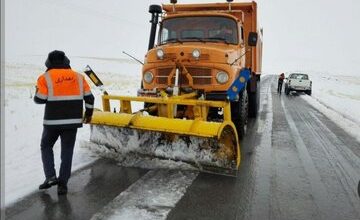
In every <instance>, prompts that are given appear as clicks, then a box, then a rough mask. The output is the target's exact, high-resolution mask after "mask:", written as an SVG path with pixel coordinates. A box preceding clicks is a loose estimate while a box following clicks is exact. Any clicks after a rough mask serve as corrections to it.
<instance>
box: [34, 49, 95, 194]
mask: <svg viewBox="0 0 360 220" xmlns="http://www.w3.org/2000/svg"><path fill="white" fill-rule="evenodd" d="M45 66H46V67H47V70H46V72H45V73H44V74H42V75H40V77H39V78H38V80H37V85H36V94H35V96H34V101H35V103H37V104H45V113H44V121H43V133H42V138H41V144H40V146H41V158H42V162H43V168H44V173H45V178H46V179H45V181H44V183H43V184H41V185H40V186H39V189H47V188H50V187H51V186H54V185H58V188H57V192H58V194H59V195H64V194H67V191H68V188H67V183H68V180H69V178H70V174H71V164H72V157H73V150H74V145H75V140H76V133H77V129H78V128H80V127H82V123H89V122H90V121H91V117H92V114H93V108H94V96H93V95H92V93H91V91H90V87H89V85H88V84H87V82H86V81H85V78H84V76H83V75H81V74H79V73H77V72H75V71H73V70H72V69H71V67H70V60H69V59H68V58H67V56H66V55H65V53H64V52H63V51H58V50H55V51H52V52H50V53H49V55H48V58H47V60H46V62H45ZM83 101H85V114H84V117H83ZM59 137H60V139H61V165H60V172H59V176H58V178H57V177H56V171H55V167H54V153H53V146H54V144H55V142H56V141H57V139H58V138H59Z"/></svg>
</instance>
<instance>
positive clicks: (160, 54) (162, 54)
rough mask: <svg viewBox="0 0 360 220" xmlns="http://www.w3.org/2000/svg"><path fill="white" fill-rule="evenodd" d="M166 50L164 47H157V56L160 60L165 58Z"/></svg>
mask: <svg viewBox="0 0 360 220" xmlns="http://www.w3.org/2000/svg"><path fill="white" fill-rule="evenodd" d="M164 54H165V53H164V51H163V49H157V50H156V56H157V57H158V58H159V59H160V60H162V59H164Z"/></svg>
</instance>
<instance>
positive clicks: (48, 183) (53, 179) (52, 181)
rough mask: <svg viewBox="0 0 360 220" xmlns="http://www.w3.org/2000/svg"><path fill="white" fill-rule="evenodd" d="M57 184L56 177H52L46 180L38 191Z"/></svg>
mask: <svg viewBox="0 0 360 220" xmlns="http://www.w3.org/2000/svg"><path fill="white" fill-rule="evenodd" d="M58 183H59V181H58V179H57V178H56V176H52V177H50V178H47V179H46V180H45V181H44V183H43V184H41V185H40V186H39V189H48V188H50V187H52V186H54V185H57V184H58Z"/></svg>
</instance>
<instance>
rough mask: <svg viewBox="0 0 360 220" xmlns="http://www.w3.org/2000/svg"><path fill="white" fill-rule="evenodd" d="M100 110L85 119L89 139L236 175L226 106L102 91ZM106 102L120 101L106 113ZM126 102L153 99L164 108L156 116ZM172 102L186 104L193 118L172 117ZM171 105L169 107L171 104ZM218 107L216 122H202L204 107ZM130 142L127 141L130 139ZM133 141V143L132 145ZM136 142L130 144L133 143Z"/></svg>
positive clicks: (235, 147)
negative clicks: (117, 109)
mask: <svg viewBox="0 0 360 220" xmlns="http://www.w3.org/2000/svg"><path fill="white" fill-rule="evenodd" d="M102 98H103V107H104V111H95V112H94V114H93V117H92V120H91V125H92V126H91V127H92V128H91V138H90V139H91V141H92V142H94V143H97V144H101V145H104V146H106V147H108V148H111V149H113V150H115V151H117V152H120V153H135V154H139V155H145V156H150V157H155V158H160V159H171V160H175V161H183V162H187V163H190V164H192V165H194V166H196V167H198V168H199V170H201V171H204V172H212V173H219V174H223V175H232V176H234V175H236V173H237V169H238V167H239V164H240V146H239V142H238V137H237V133H236V129H235V126H234V124H233V123H232V122H231V116H230V114H231V113H230V104H229V103H227V102H219V101H204V100H194V99H186V98H182V96H178V97H176V98H171V97H166V98H150V97H122V96H110V95H104V96H103V97H102ZM109 100H119V101H120V103H121V104H120V105H121V106H120V112H119V113H113V112H110V102H109ZM131 101H143V102H146V103H154V106H155V105H157V108H158V110H159V109H160V108H163V109H165V111H160V112H163V113H162V114H163V115H161V116H151V115H145V114H143V113H142V111H139V112H135V113H133V112H132V111H131ZM176 105H182V106H192V108H193V109H194V112H195V115H196V116H195V117H194V118H193V119H180V118H174V117H173V114H174V108H175V109H176ZM174 106H175V107H174ZM209 107H218V108H223V109H224V119H223V120H222V121H220V122H213V121H206V120H205V119H206V118H207V117H205V116H207V113H206V112H207V109H209ZM134 138H135V139H137V141H136V142H129V140H130V139H132V140H133V139H134ZM134 143H135V144H134ZM134 145H136V146H134Z"/></svg>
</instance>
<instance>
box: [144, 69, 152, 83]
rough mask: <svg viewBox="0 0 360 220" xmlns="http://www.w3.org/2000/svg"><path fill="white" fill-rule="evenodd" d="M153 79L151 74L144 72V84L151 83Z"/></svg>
mask: <svg viewBox="0 0 360 220" xmlns="http://www.w3.org/2000/svg"><path fill="white" fill-rule="evenodd" d="M153 79H154V75H153V74H152V72H146V73H145V74H144V81H145V82H146V83H151V82H152V81H153Z"/></svg>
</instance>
